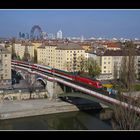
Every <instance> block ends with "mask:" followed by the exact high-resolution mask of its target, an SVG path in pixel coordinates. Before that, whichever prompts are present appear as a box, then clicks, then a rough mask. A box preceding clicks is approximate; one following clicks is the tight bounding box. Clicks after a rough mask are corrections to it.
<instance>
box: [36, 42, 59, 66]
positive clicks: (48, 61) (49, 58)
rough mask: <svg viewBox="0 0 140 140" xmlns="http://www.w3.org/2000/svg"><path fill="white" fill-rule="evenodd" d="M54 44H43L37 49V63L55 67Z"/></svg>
mask: <svg viewBox="0 0 140 140" xmlns="http://www.w3.org/2000/svg"><path fill="white" fill-rule="evenodd" d="M56 47H57V45H56V44H49V43H45V44H42V45H41V46H40V47H38V48H37V63H39V64H42V65H46V66H51V67H55V61H56V60H55V49H56Z"/></svg>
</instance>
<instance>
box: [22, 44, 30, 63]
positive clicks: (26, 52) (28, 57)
mask: <svg viewBox="0 0 140 140" xmlns="http://www.w3.org/2000/svg"><path fill="white" fill-rule="evenodd" d="M29 60H30V53H29V50H28V46H26V45H25V51H24V56H23V61H29Z"/></svg>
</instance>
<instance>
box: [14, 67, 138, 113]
mask: <svg viewBox="0 0 140 140" xmlns="http://www.w3.org/2000/svg"><path fill="white" fill-rule="evenodd" d="M12 68H13V69H19V70H22V71H27V72H28V73H30V74H33V75H36V79H35V80H41V81H42V82H44V83H45V85H46V86H45V88H46V89H47V90H48V93H49V96H50V98H53V97H55V98H56V97H68V96H69V97H81V98H85V99H89V100H93V101H95V102H100V103H104V104H105V105H108V106H110V107H112V106H114V105H118V106H122V107H124V108H130V109H133V110H135V111H136V112H138V113H140V108H139V107H137V106H132V105H129V104H128V103H126V102H122V101H120V100H118V99H116V98H113V97H110V96H107V95H105V94H104V93H101V92H98V91H95V90H92V89H88V88H87V87H84V86H81V85H78V84H76V83H73V81H67V80H65V79H62V78H60V77H56V76H55V77H54V76H53V75H50V74H44V73H41V72H38V71H32V70H31V69H30V68H25V67H22V66H17V65H16V66H15V65H12ZM67 87H69V89H70V90H71V92H73V93H66V91H67ZM58 90H59V91H58ZM75 91H77V93H76V92H75ZM57 93H61V94H59V95H58V94H57Z"/></svg>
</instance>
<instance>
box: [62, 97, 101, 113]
mask: <svg viewBox="0 0 140 140" xmlns="http://www.w3.org/2000/svg"><path fill="white" fill-rule="evenodd" d="M60 99H61V100H62V101H65V102H68V103H70V104H73V105H75V106H76V107H77V108H78V109H79V110H80V111H87V110H92V109H95V110H101V109H103V107H102V105H101V104H100V103H98V102H94V101H91V100H89V99H84V98H80V97H62V98H61V97H60Z"/></svg>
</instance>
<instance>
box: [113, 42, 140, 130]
mask: <svg viewBox="0 0 140 140" xmlns="http://www.w3.org/2000/svg"><path fill="white" fill-rule="evenodd" d="M124 54H125V55H124V57H123V58H122V65H121V69H120V81H121V83H122V84H123V87H121V86H119V89H118V99H119V100H120V101H122V102H127V104H128V107H127V108H124V107H123V106H122V105H121V104H122V103H120V106H114V109H113V110H114V116H113V121H112V123H113V128H114V129H121V130H135V129H140V116H139V114H137V112H136V111H134V109H133V107H134V106H136V107H140V99H137V101H136V100H134V97H133V96H132V91H134V83H135V79H136V59H135V58H136V57H135V55H136V52H135V46H134V44H133V43H132V42H126V44H125V48H124ZM123 88H125V89H127V99H126V97H125V96H124V94H122V90H123Z"/></svg>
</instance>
